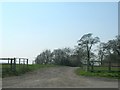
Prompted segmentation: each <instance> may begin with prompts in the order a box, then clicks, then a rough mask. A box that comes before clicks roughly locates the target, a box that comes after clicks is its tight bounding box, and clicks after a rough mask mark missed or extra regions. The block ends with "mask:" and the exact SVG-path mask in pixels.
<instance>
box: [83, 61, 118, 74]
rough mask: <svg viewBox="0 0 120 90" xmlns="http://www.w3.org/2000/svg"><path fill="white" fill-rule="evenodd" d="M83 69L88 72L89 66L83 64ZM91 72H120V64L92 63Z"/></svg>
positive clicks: (90, 63)
mask: <svg viewBox="0 0 120 90" xmlns="http://www.w3.org/2000/svg"><path fill="white" fill-rule="evenodd" d="M96 63H97V64H96ZM83 69H86V70H87V64H83ZM89 71H93V72H94V71H108V72H111V71H120V64H118V63H112V62H111V61H103V62H101V61H90V62H89Z"/></svg>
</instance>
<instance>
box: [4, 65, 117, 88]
mask: <svg viewBox="0 0 120 90" xmlns="http://www.w3.org/2000/svg"><path fill="white" fill-rule="evenodd" d="M76 68H77V67H66V66H64V67H50V68H43V69H39V70H36V71H33V72H28V73H26V74H23V75H21V76H13V77H6V78H3V79H2V87H3V88H48V87H49V88H56V87H57V88H62V87H64V88H118V80H117V79H106V78H91V77H84V76H78V75H76V74H75V73H74V70H75V69H76Z"/></svg>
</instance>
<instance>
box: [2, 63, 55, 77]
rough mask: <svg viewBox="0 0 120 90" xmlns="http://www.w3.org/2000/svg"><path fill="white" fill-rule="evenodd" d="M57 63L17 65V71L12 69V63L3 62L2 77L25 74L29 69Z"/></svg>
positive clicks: (47, 66) (46, 66)
mask: <svg viewBox="0 0 120 90" xmlns="http://www.w3.org/2000/svg"><path fill="white" fill-rule="evenodd" d="M56 66H57V65H52V64H51V65H41V64H32V65H28V67H27V66H26V65H16V72H13V71H11V69H10V65H8V64H3V65H2V78H4V77H8V76H15V75H16V76H18V75H21V74H24V73H26V72H29V71H33V70H37V69H40V68H49V67H56Z"/></svg>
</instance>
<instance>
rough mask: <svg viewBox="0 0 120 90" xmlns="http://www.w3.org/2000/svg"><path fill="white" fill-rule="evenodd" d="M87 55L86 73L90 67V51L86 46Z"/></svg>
mask: <svg viewBox="0 0 120 90" xmlns="http://www.w3.org/2000/svg"><path fill="white" fill-rule="evenodd" d="M87 55H88V58H87V71H89V69H90V68H89V65H90V50H89V49H88V45H87Z"/></svg>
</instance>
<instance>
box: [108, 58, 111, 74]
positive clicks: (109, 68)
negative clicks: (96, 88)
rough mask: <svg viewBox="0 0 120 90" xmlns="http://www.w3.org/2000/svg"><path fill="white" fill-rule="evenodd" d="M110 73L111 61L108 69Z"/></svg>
mask: <svg viewBox="0 0 120 90" xmlns="http://www.w3.org/2000/svg"><path fill="white" fill-rule="evenodd" d="M108 70H109V72H110V71H111V61H110V60H109V67H108Z"/></svg>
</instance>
